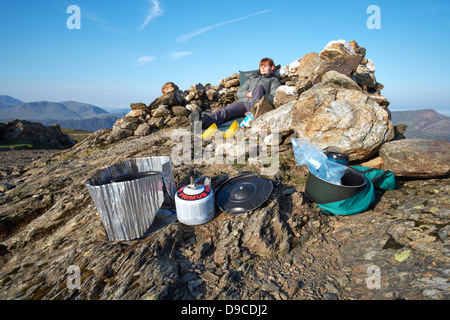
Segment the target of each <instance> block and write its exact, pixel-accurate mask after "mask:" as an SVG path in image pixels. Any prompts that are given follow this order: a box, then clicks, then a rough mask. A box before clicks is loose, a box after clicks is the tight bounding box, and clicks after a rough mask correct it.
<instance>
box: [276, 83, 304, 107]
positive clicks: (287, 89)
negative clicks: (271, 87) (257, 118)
mask: <svg viewBox="0 0 450 320" xmlns="http://www.w3.org/2000/svg"><path fill="white" fill-rule="evenodd" d="M298 96H299V94H298V91H297V89H296V87H295V86H287V85H282V86H279V87H278V88H277V91H276V92H275V98H274V102H273V104H274V106H275V108H278V107H280V106H282V105H285V104H287V103H289V102H291V101H294V100H297V99H298Z"/></svg>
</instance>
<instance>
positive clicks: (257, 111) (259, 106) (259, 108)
mask: <svg viewBox="0 0 450 320" xmlns="http://www.w3.org/2000/svg"><path fill="white" fill-rule="evenodd" d="M272 110H273V107H272V105H271V104H270V102H269V100H267V98H266V96H263V97H262V99H261V100H260V101H258V102H257V103H255V105H254V106H253V108H252V110H251V112H252V114H253V117H254V118H255V119H257V118H259V117H260V116H262V115H263V114H265V113H267V112H270V111H272Z"/></svg>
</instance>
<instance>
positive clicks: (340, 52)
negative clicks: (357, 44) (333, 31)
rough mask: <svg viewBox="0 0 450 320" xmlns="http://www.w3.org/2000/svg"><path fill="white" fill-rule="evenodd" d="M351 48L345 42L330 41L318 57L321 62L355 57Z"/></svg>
mask: <svg viewBox="0 0 450 320" xmlns="http://www.w3.org/2000/svg"><path fill="white" fill-rule="evenodd" d="M355 54H356V52H355V51H354V50H353V48H352V46H351V45H350V44H349V43H348V42H347V41H345V40H337V41H330V42H329V43H328V44H327V45H326V46H325V48H324V49H323V50H322V51H321V52H320V54H319V57H320V58H321V59H323V60H328V61H332V60H336V59H339V58H343V57H345V56H348V55H355Z"/></svg>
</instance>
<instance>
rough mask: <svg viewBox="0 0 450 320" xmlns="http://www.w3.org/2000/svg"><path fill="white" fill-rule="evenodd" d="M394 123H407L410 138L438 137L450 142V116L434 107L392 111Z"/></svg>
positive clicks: (407, 136)
mask: <svg viewBox="0 0 450 320" xmlns="http://www.w3.org/2000/svg"><path fill="white" fill-rule="evenodd" d="M391 114H392V123H393V124H394V125H400V124H405V125H407V126H408V127H407V129H406V132H405V134H404V135H405V137H406V138H409V139H436V140H443V141H447V142H450V117H447V116H445V115H442V114H440V113H438V112H436V111H435V110H433V109H423V110H412V111H391Z"/></svg>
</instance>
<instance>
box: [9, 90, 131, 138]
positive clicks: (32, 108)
mask: <svg viewBox="0 0 450 320" xmlns="http://www.w3.org/2000/svg"><path fill="white" fill-rule="evenodd" d="M117 111H119V112H114V113H109V112H108V111H106V110H105V109H103V108H100V107H97V106H94V105H91V104H88V103H83V102H77V101H62V102H50V101H39V102H22V101H20V100H18V99H15V98H13V97H10V96H7V95H0V122H9V121H12V120H16V119H20V120H28V121H33V122H40V123H42V124H45V125H52V124H55V123H59V124H60V126H61V127H62V128H68V129H79V130H86V131H91V132H94V131H97V130H100V129H104V128H112V126H113V125H114V123H115V121H116V120H117V119H119V118H122V117H123V116H125V114H126V113H127V112H128V111H126V109H123V110H117ZM120 111H123V112H120Z"/></svg>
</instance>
